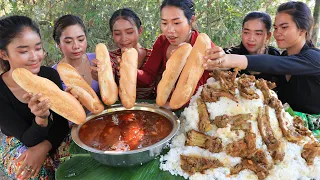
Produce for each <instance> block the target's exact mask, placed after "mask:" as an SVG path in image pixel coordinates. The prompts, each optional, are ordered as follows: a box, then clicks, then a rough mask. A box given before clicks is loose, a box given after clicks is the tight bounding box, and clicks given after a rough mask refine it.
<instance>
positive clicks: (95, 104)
mask: <svg viewBox="0 0 320 180" xmlns="http://www.w3.org/2000/svg"><path fill="white" fill-rule="evenodd" d="M57 71H58V73H59V75H60V78H61V79H62V81H63V82H64V84H65V85H66V87H70V88H71V90H70V92H71V94H73V95H77V96H78V97H79V98H78V100H79V101H80V103H81V104H82V105H83V106H84V107H86V108H87V109H88V110H89V111H90V112H92V113H94V114H98V113H101V112H102V111H103V110H104V106H103V104H102V103H101V101H100V99H99V97H98V96H97V94H96V92H95V91H94V90H93V89H92V88H91V86H90V85H89V84H88V83H87V82H86V81H85V80H84V79H83V78H82V76H81V75H80V74H79V72H78V71H77V70H76V69H75V68H74V67H73V66H71V65H70V64H68V63H65V62H60V63H59V64H58V66H57ZM81 89H82V90H81ZM83 91H86V92H87V93H85V92H83Z"/></svg>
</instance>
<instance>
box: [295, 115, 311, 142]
mask: <svg viewBox="0 0 320 180" xmlns="http://www.w3.org/2000/svg"><path fill="white" fill-rule="evenodd" d="M293 126H294V127H295V129H296V131H297V132H298V133H299V134H301V135H302V136H309V137H310V136H311V131H309V129H308V128H307V127H305V126H304V121H303V120H302V119H301V118H300V117H299V116H295V117H294V118H293Z"/></svg>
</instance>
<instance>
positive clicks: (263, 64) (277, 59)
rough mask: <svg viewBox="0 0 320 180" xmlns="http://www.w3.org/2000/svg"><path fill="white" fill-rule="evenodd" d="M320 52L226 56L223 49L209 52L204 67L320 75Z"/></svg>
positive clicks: (306, 51) (213, 49)
mask: <svg viewBox="0 0 320 180" xmlns="http://www.w3.org/2000/svg"><path fill="white" fill-rule="evenodd" d="M319 56H320V52H319V51H316V50H312V49H308V50H305V51H303V52H301V53H300V54H296V55H291V56H272V55H247V56H244V55H235V54H225V53H224V51H223V50H222V48H220V47H215V48H212V49H210V50H208V51H207V53H206V57H205V59H206V62H205V63H204V67H205V69H207V70H213V69H216V68H237V67H238V68H240V69H248V70H252V71H259V72H264V73H272V74H283V75H284V74H286V75H320V61H319V60H318V57H319Z"/></svg>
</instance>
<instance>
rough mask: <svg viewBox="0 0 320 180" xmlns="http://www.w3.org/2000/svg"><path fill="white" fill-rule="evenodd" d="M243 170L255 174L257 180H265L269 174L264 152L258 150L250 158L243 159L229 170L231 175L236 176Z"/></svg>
mask: <svg viewBox="0 0 320 180" xmlns="http://www.w3.org/2000/svg"><path fill="white" fill-rule="evenodd" d="M244 169H249V170H251V171H253V172H255V173H256V174H257V176H258V178H259V180H262V179H265V178H266V177H267V176H268V174H269V171H268V160H267V156H266V154H265V152H264V151H263V150H261V149H259V150H257V151H256V152H255V153H253V154H252V156H250V157H248V158H244V159H243V160H242V161H241V163H240V164H237V165H236V166H235V167H233V168H232V169H231V174H238V173H239V172H240V171H242V170H244Z"/></svg>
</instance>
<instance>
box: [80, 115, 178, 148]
mask: <svg viewBox="0 0 320 180" xmlns="http://www.w3.org/2000/svg"><path fill="white" fill-rule="evenodd" d="M171 130H172V123H171V122H170V120H168V119H167V118H166V117H164V116H162V115H159V114H157V113H154V112H149V111H140V110H130V111H129V110H127V111H119V112H114V113H112V114H106V115H102V116H98V117H96V118H94V119H91V120H90V121H88V122H86V123H85V124H84V125H83V126H82V127H81V128H80V130H79V138H80V140H81V141H82V142H83V143H84V144H86V145H87V146H90V147H92V148H95V149H99V150H103V151H110V150H111V151H112V150H114V151H129V150H134V149H139V148H143V147H147V146H150V145H152V144H154V143H157V142H159V141H161V140H162V139H164V138H165V137H167V136H168V135H169V134H170V132H171Z"/></svg>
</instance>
